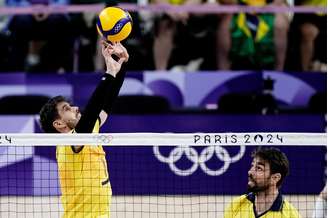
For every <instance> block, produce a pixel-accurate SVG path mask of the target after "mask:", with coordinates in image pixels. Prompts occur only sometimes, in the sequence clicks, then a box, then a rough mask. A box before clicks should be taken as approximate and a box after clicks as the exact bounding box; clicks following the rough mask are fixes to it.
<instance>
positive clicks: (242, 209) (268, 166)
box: [224, 147, 301, 218]
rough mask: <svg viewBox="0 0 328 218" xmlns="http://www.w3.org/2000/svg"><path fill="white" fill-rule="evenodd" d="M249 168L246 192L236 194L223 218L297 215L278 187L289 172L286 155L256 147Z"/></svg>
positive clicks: (290, 216)
mask: <svg viewBox="0 0 328 218" xmlns="http://www.w3.org/2000/svg"><path fill="white" fill-rule="evenodd" d="M252 158H253V161H252V164H251V167H250V169H249V171H248V185H247V187H248V193H247V194H245V195H242V196H240V197H237V198H236V199H234V200H233V202H232V203H231V204H230V205H229V206H228V207H227V208H226V209H225V211H224V218H236V217H243V218H244V217H262V215H263V217H288V218H300V217H301V216H300V214H299V213H298V211H297V210H296V209H295V208H294V206H293V205H292V204H290V203H289V202H288V201H287V200H286V199H284V198H283V196H282V193H281V191H280V188H281V186H282V183H283V182H284V179H285V177H286V176H287V175H288V173H289V161H288V159H287V157H286V155H285V154H284V153H283V152H281V151H280V150H279V149H276V148H264V147H263V148H261V147H260V148H257V149H256V150H255V151H253V153H252Z"/></svg>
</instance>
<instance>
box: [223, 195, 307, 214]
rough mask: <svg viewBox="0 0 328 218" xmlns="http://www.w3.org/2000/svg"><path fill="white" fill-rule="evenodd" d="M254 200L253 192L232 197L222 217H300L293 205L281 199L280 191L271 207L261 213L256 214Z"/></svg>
mask: <svg viewBox="0 0 328 218" xmlns="http://www.w3.org/2000/svg"><path fill="white" fill-rule="evenodd" d="M254 201H255V194H254V193H249V194H247V195H242V196H240V197H238V198H236V199H234V200H233V201H232V203H231V204H230V205H229V206H228V207H227V208H226V209H225V211H224V218H301V216H300V214H299V213H298V211H297V210H296V209H295V208H294V207H293V205H291V204H290V203H289V202H288V201H287V200H285V199H283V197H282V195H281V193H279V195H278V196H277V198H276V200H275V201H274V202H273V204H272V206H271V208H270V209H269V210H268V211H266V212H264V213H262V214H256V212H255V206H254Z"/></svg>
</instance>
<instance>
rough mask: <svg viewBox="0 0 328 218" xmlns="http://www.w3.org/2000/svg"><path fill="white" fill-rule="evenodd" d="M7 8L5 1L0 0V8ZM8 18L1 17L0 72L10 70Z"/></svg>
mask: <svg viewBox="0 0 328 218" xmlns="http://www.w3.org/2000/svg"><path fill="white" fill-rule="evenodd" d="M4 6H5V0H0V8H1V7H4ZM7 25H8V16H6V15H0V51H1V52H0V71H8V70H9V62H8V55H9V49H10V43H9V37H8V31H7Z"/></svg>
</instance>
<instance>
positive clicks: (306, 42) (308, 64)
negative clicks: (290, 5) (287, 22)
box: [294, 0, 327, 71]
mask: <svg viewBox="0 0 328 218" xmlns="http://www.w3.org/2000/svg"><path fill="white" fill-rule="evenodd" d="M296 3H297V1H296ZM300 5H305V6H306V5H307V6H322V7H327V0H301V1H300ZM294 23H295V25H296V28H297V29H298V30H299V31H300V37H301V41H300V55H301V66H302V70H303V71H310V70H320V68H319V69H316V66H315V62H314V61H315V59H319V60H320V62H321V63H326V64H327V51H326V50H325V49H322V48H326V47H327V44H326V43H327V14H295V15H294ZM319 36H321V37H320V38H321V43H320V42H319V41H318V39H319ZM316 42H319V43H317V45H318V49H317V50H316ZM324 44H326V46H324ZM320 50H322V51H323V52H324V54H320V52H321V51H320ZM315 53H317V54H319V55H318V56H319V57H315ZM320 56H321V57H320ZM325 70H326V69H325Z"/></svg>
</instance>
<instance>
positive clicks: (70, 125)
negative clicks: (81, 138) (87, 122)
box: [66, 113, 81, 129]
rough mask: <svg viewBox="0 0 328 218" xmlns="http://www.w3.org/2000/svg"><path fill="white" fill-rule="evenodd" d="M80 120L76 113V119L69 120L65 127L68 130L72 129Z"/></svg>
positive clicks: (78, 114)
mask: <svg viewBox="0 0 328 218" xmlns="http://www.w3.org/2000/svg"><path fill="white" fill-rule="evenodd" d="M80 118H81V113H77V114H76V117H75V118H74V119H69V120H68V121H67V122H66V125H67V126H68V127H69V128H70V129H74V128H75V127H76V124H77V123H78V122H79V120H80Z"/></svg>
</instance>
